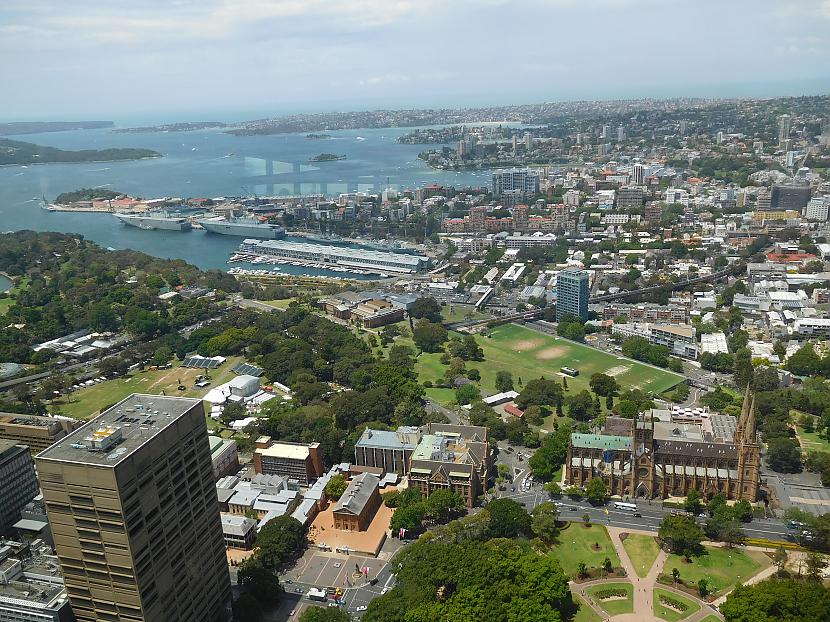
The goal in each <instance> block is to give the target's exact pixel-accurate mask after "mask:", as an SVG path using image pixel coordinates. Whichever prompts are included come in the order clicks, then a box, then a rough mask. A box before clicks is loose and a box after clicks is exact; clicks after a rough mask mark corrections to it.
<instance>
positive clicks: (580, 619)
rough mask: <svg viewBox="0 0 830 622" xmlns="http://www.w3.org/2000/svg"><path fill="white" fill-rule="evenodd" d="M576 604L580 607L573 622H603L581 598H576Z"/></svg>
mask: <svg viewBox="0 0 830 622" xmlns="http://www.w3.org/2000/svg"><path fill="white" fill-rule="evenodd" d="M574 602H575V603H576V605H577V606H578V607H579V610H578V611H577V612H576V615H575V616H574V617H573V619H572V620H571V622H602V618H600V617H599V616H598V615H597V614H596V612H595V611H594V610H593V609H591V608H590V607H589V606H588V605H587V604H585V601H584V600H582V599H581V598H580V597H579V596H574Z"/></svg>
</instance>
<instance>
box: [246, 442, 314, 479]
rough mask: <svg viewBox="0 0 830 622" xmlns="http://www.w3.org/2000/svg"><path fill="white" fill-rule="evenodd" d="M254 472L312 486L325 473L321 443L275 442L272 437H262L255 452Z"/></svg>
mask: <svg viewBox="0 0 830 622" xmlns="http://www.w3.org/2000/svg"><path fill="white" fill-rule="evenodd" d="M254 471H255V472H256V473H263V474H265V475H282V476H284V477H288V478H291V479H293V480H295V481H296V482H297V483H299V484H300V485H301V486H310V485H311V484H312V483H313V482H314V480H315V479H317V478H318V477H321V476H322V475H323V472H324V471H323V457H322V455H321V452H320V443H286V442H274V441H272V440H271V437H270V436H260V437H259V438H258V439H257V440H256V449H255V450H254Z"/></svg>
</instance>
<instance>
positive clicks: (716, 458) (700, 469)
mask: <svg viewBox="0 0 830 622" xmlns="http://www.w3.org/2000/svg"><path fill="white" fill-rule="evenodd" d="M755 419H756V410H755V398H754V397H752V396H750V393H749V389H747V393H746V396H745V397H744V404H743V409H742V411H741V415H740V417H739V418H738V419H737V420H736V419H735V417H732V416H729V415H717V414H712V415H709V416H701V417H699V418H697V420H695V421H693V422H690V418H689V416H688V415H678V414H672V413H670V412H668V411H664V412H662V413H659V420H658V416H657V415H656V414H655V413H651V414H645V415H642V416H641V417H640V418H638V419H637V420H631V419H623V418H620V417H609V418H608V419H607V421H606V423H605V427H604V428H603V430H602V433H600V434H572V435H571V442H570V446H569V447H568V457H567V460H566V462H565V483H566V484H568V485H576V486H584V485H585V484H587V483H588V482H589V481H590V480H591V479H593V478H595V477H601V478H602V480H603V481H604V482H605V486H606V488H607V489H608V491H609V494H611V495H617V496H621V497H625V496H628V497H642V498H646V499H652V498H661V499H665V498H667V497H684V496H686V494H687V493H688V492H689V491H690V490H693V489H697V490H698V491H700V493H701V494H702V495H703V496H704V497H705V498H710V497H712V496H714V495H715V494H717V493H719V492H720V493H723V494H724V495H725V496H726V498H727V499H730V500H732V499H734V500H736V501H740V500H746V501H750V502H753V501H756V500H757V499H758V493H759V488H760V484H761V446H760V444H759V443H758V440H757V432H756V429H755Z"/></svg>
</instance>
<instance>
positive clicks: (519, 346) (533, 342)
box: [511, 339, 545, 352]
mask: <svg viewBox="0 0 830 622" xmlns="http://www.w3.org/2000/svg"><path fill="white" fill-rule="evenodd" d="M543 343H545V342H544V341H543V340H542V339H523V340H522V341H514V342H513V343H512V344H511V345H512V346H513V350H515V351H516V352H527V351H528V350H532V349H533V348H538V347H539V346H541V345H542V344H543Z"/></svg>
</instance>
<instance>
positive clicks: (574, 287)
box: [556, 270, 589, 321]
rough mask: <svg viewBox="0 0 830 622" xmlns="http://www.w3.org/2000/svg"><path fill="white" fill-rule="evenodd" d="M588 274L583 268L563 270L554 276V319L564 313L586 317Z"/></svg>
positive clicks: (558, 318) (583, 318) (559, 318)
mask: <svg viewBox="0 0 830 622" xmlns="http://www.w3.org/2000/svg"><path fill="white" fill-rule="evenodd" d="M588 280H589V276H588V273H587V272H585V271H584V270H563V271H562V272H560V273H559V275H558V276H557V278H556V321H560V320H561V319H562V318H563V317H565V315H569V314H570V315H575V316H576V317H578V318H580V319H582V320H587V319H588V295H589V285H588Z"/></svg>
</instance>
